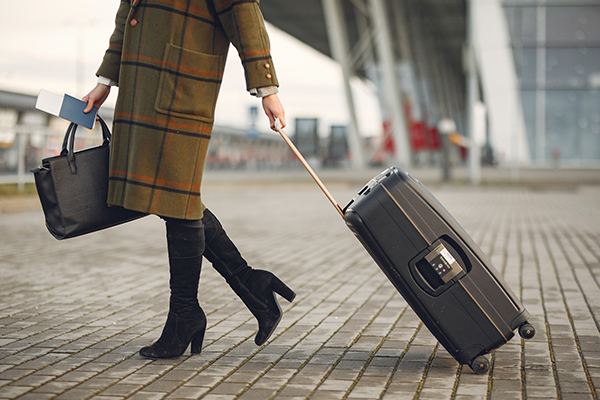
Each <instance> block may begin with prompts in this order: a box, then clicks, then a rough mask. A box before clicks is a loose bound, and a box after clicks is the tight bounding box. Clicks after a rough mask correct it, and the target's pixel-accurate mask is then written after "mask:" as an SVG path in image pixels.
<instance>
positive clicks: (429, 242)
mask: <svg viewBox="0 0 600 400" xmlns="http://www.w3.org/2000/svg"><path fill="white" fill-rule="evenodd" d="M381 187H382V188H383V190H385V191H386V193H387V194H388V195H389V196H390V198H391V199H392V201H393V202H394V203H396V205H397V206H398V208H399V209H400V211H402V213H403V214H404V216H405V217H406V219H408V220H409V221H410V223H411V224H412V226H414V227H415V229H416V230H417V231H418V232H419V234H420V235H421V237H422V238H423V239H424V240H425V241H426V242H427V245H428V246H431V245H432V242H431V241H430V240H429V239H427V237H426V236H425V234H424V233H423V231H421V229H420V228H419V227H418V226H417V224H415V222H414V221H413V220H412V218H411V217H410V216H409V215H408V214H407V213H406V211H404V208H402V206H401V205H400V203H398V201H397V200H396V199H395V198H394V196H392V194H391V193H390V191H389V190H388V188H386V187H385V185H384V184H383V183H382V184H381Z"/></svg>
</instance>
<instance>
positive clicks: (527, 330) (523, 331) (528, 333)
mask: <svg viewBox="0 0 600 400" xmlns="http://www.w3.org/2000/svg"><path fill="white" fill-rule="evenodd" d="M519 335H521V337H522V338H523V339H531V338H532V337H534V336H535V328H534V327H533V325H531V324H530V323H528V322H527V323H524V324H523V325H521V326H520V327H519Z"/></svg>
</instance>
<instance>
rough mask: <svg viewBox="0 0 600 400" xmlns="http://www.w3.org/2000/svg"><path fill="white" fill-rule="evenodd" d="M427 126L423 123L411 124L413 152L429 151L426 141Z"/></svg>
mask: <svg viewBox="0 0 600 400" xmlns="http://www.w3.org/2000/svg"><path fill="white" fill-rule="evenodd" d="M424 131H425V125H424V124H423V123H422V122H411V123H410V144H411V145H412V149H413V151H422V150H427V142H426V140H425V132H424Z"/></svg>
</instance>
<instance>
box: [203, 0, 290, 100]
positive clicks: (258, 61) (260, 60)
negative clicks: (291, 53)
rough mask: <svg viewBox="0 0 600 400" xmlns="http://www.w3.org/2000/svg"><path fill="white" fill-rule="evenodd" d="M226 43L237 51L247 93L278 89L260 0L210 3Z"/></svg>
mask: <svg viewBox="0 0 600 400" xmlns="http://www.w3.org/2000/svg"><path fill="white" fill-rule="evenodd" d="M212 2H213V3H214V6H215V10H216V11H217V15H218V17H219V21H220V22H221V25H222V26H223V29H224V30H225V33H226V34H227V36H228V38H229V40H230V41H231V43H233V45H234V46H235V48H236V49H237V51H238V54H239V56H240V59H241V61H242V65H243V67H244V72H245V77H246V90H250V89H254V88H261V87H266V86H279V82H278V81H277V76H276V74H275V68H274V67H273V60H272V59H271V44H270V41H269V35H268V34H267V30H266V29H265V22H264V19H263V15H262V13H261V11H260V8H259V0H212Z"/></svg>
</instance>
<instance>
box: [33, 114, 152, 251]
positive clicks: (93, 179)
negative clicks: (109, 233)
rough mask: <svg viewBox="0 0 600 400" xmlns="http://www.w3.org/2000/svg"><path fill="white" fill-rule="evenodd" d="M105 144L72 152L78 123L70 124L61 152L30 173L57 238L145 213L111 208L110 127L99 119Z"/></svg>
mask: <svg viewBox="0 0 600 400" xmlns="http://www.w3.org/2000/svg"><path fill="white" fill-rule="evenodd" d="M99 122H100V126H101V128H102V138H103V142H102V145H100V146H97V147H90V148H87V149H83V150H80V151H77V152H74V151H73V147H74V143H75V132H76V131H77V124H74V123H71V125H69V128H68V129H67V133H66V134H65V138H64V140H63V144H62V150H61V152H60V154H59V155H57V156H54V157H49V158H45V159H43V160H42V165H41V166H40V167H38V168H36V169H34V170H32V171H31V172H33V174H34V177H35V185H36V187H37V191H38V195H39V198H40V202H41V203H42V209H43V210H44V215H45V218H46V227H47V228H48V230H49V231H50V233H51V234H52V236H54V237H55V238H56V239H59V240H61V239H67V238H72V237H76V236H80V235H84V234H86V233H90V232H95V231H98V230H101V229H105V228H109V227H111V226H115V225H119V224H122V223H124V222H129V221H132V220H134V219H137V218H141V217H143V216H145V215H146V214H144V213H139V212H135V211H131V210H127V209H124V208H122V207H109V206H108V205H107V204H106V199H107V196H108V157H109V152H110V138H111V134H110V130H109V129H108V126H107V125H106V123H105V122H104V121H103V120H102V119H99Z"/></svg>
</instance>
